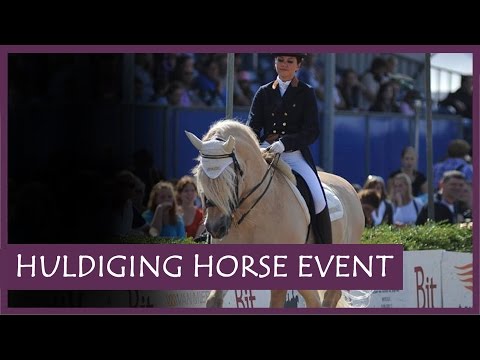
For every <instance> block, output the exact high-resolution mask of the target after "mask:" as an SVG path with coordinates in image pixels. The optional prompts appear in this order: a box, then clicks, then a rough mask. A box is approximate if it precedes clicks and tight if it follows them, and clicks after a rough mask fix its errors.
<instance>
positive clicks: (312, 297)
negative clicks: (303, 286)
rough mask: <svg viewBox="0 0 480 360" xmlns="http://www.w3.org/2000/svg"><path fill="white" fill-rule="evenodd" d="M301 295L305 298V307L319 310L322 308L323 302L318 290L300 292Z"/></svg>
mask: <svg viewBox="0 0 480 360" xmlns="http://www.w3.org/2000/svg"><path fill="white" fill-rule="evenodd" d="M298 292H299V293H300V295H302V296H303V299H304V300H305V306H306V307H307V308H319V307H321V306H322V302H321V300H320V295H319V294H318V291H316V290H298Z"/></svg>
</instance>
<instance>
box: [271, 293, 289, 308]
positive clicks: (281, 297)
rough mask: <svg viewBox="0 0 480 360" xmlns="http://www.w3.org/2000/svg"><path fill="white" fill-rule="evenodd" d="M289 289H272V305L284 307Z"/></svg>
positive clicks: (272, 306)
mask: <svg viewBox="0 0 480 360" xmlns="http://www.w3.org/2000/svg"><path fill="white" fill-rule="evenodd" d="M287 291H288V290H271V291H270V307H271V308H283V307H285V299H286V298H287Z"/></svg>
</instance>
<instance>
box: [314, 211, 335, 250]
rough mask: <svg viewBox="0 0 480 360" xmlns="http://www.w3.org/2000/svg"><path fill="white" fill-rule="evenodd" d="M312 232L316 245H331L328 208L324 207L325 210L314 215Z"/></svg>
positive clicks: (330, 225) (330, 224)
mask: <svg viewBox="0 0 480 360" xmlns="http://www.w3.org/2000/svg"><path fill="white" fill-rule="evenodd" d="M313 230H314V231H313V234H314V235H315V243H316V244H331V243H332V223H331V221H330V212H329V211H328V206H325V209H323V210H322V211H321V212H320V213H318V214H316V215H315V224H314V226H313Z"/></svg>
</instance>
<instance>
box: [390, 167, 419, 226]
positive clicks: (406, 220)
mask: <svg viewBox="0 0 480 360" xmlns="http://www.w3.org/2000/svg"><path fill="white" fill-rule="evenodd" d="M389 195H390V199H391V201H392V204H393V223H394V224H395V225H396V226H405V225H413V224H415V221H416V220H417V216H418V213H419V212H420V209H421V208H422V206H423V204H422V203H421V202H420V200H417V199H415V198H414V197H413V195H412V182H411V180H410V177H409V176H408V175H407V174H405V173H399V174H397V175H395V176H394V177H393V188H392V192H391V194H389Z"/></svg>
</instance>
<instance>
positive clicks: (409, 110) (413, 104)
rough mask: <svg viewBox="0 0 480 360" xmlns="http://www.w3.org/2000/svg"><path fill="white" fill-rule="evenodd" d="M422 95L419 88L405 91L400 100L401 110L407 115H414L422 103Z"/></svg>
mask: <svg viewBox="0 0 480 360" xmlns="http://www.w3.org/2000/svg"><path fill="white" fill-rule="evenodd" d="M420 101H421V96H420V93H419V92H418V91H417V90H414V89H411V90H408V91H407V92H406V93H405V96H404V98H403V100H402V101H401V102H400V112H401V113H402V114H404V115H407V116H414V115H416V113H417V109H418V108H419V107H420V105H421V102H420Z"/></svg>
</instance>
